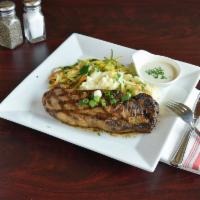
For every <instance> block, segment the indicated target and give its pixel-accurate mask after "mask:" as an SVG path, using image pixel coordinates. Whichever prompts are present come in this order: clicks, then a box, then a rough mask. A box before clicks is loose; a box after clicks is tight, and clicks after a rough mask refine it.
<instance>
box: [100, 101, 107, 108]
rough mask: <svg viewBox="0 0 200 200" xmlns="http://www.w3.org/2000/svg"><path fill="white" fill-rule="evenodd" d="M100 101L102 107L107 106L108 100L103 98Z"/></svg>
mask: <svg viewBox="0 0 200 200" xmlns="http://www.w3.org/2000/svg"><path fill="white" fill-rule="evenodd" d="M100 103H101V106H102V107H106V100H105V99H101V100H100Z"/></svg>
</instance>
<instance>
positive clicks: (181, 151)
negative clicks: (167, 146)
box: [170, 93, 200, 167]
mask: <svg viewBox="0 0 200 200" xmlns="http://www.w3.org/2000/svg"><path fill="white" fill-rule="evenodd" d="M199 116H200V93H199V95H198V97H197V100H196V102H195V104H194V127H192V128H189V129H188V130H187V131H186V134H185V135H184V137H183V139H182V140H181V143H180V145H179V147H178V149H177V150H176V151H175V152H174V154H173V155H172V159H171V160H170V164H171V165H172V166H174V167H180V166H181V165H182V163H183V158H184V155H185V151H186V149H187V145H188V142H189V140H190V137H191V135H192V132H193V131H195V132H196V133H197V134H198V135H199V133H200V132H199V131H198V129H196V127H195V125H196V122H197V121H198V118H199Z"/></svg>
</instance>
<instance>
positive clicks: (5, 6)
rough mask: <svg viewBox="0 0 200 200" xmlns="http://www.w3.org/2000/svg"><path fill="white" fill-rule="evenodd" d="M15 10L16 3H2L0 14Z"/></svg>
mask: <svg viewBox="0 0 200 200" xmlns="http://www.w3.org/2000/svg"><path fill="white" fill-rule="evenodd" d="M14 9H15V3H14V2H12V1H1V2H0V12H6V11H12V10H14Z"/></svg>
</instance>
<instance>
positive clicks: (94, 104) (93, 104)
mask: <svg viewBox="0 0 200 200" xmlns="http://www.w3.org/2000/svg"><path fill="white" fill-rule="evenodd" d="M97 105H98V102H96V101H95V100H93V99H91V100H90V101H89V106H90V107H91V108H94V107H96V106H97Z"/></svg>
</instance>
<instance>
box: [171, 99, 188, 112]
mask: <svg viewBox="0 0 200 200" xmlns="http://www.w3.org/2000/svg"><path fill="white" fill-rule="evenodd" d="M170 103H171V104H176V105H178V106H179V107H181V108H183V109H185V110H188V107H187V106H186V105H185V104H183V103H179V102H176V101H170Z"/></svg>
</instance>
